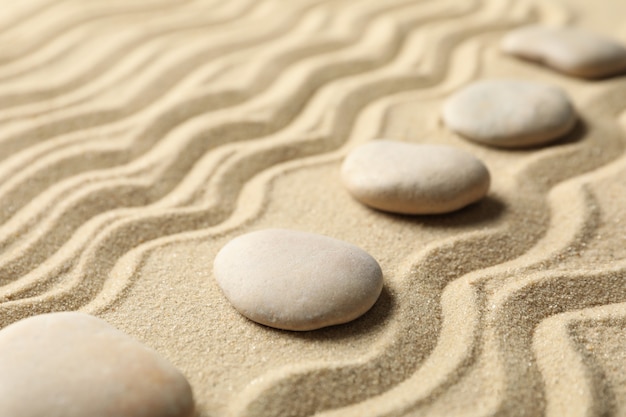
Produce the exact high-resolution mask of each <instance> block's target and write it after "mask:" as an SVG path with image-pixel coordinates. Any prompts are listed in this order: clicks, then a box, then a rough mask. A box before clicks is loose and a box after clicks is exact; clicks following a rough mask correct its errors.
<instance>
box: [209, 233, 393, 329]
mask: <svg viewBox="0 0 626 417" xmlns="http://www.w3.org/2000/svg"><path fill="white" fill-rule="evenodd" d="M213 271H214V274H215V278H216V280H217V283H218V284H219V286H220V287H221V289H222V291H223V292H224V294H225V295H226V298H227V299H228V300H229V301H230V302H231V303H232V305H233V306H234V307H235V308H236V309H237V310H238V311H239V312H240V313H241V314H243V315H244V316H246V317H248V318H249V319H250V320H253V321H255V322H258V323H261V324H265V325H267V326H271V327H276V328H279V329H285V330H314V329H319V328H321V327H326V326H332V325H335V324H341V323H346V322H349V321H351V320H354V319H356V318H357V317H359V316H361V315H362V314H363V313H365V312H366V311H367V310H369V309H370V308H371V307H372V306H373V305H374V303H375V302H376V300H377V299H378V296H379V295H380V293H381V291H382V287H383V276H382V271H381V269H380V266H379V265H378V262H376V260H375V259H374V258H372V256H370V255H369V254H368V253H367V252H365V251H364V250H362V249H360V248H358V247H356V246H354V245H352V244H350V243H346V242H343V241H341V240H337V239H333V238H330V237H327V236H322V235H317V234H312V233H307V232H300V231H293V230H283V229H268V230H262V231H257V232H252V233H248V234H245V235H242V236H239V237H237V238H235V239H233V240H231V241H230V242H229V243H227V244H226V245H225V246H224V247H223V248H222V249H221V250H220V251H219V253H218V254H217V256H216V258H215V261H214V266H213Z"/></svg>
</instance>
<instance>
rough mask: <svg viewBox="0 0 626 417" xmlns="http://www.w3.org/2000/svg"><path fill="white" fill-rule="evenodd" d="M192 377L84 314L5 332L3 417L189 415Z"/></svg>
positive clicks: (0, 352)
mask: <svg viewBox="0 0 626 417" xmlns="http://www.w3.org/2000/svg"><path fill="white" fill-rule="evenodd" d="M193 410H194V402H193V396H192V392H191V387H190V386H189V383H188V382H187V380H186V379H185V377H184V376H183V375H182V374H181V373H180V372H179V371H178V370H177V369H176V368H174V366H172V365H171V364H170V363H169V362H168V361H166V360H165V359H164V358H162V357H161V356H160V355H158V354H157V353H156V352H155V351H153V350H151V349H149V348H147V347H145V346H143V345H142V344H141V343H139V342H138V341H136V340H134V339H132V338H131V337H129V336H127V335H126V334H124V333H122V332H121V331H119V330H117V329H115V328H114V327H112V326H110V325H109V324H107V323H106V322H104V321H103V320H100V319H98V318H96V317H93V316H90V315H87V314H82V313H70V312H68V313H52V314H44V315H40V316H34V317H31V318H28V319H25V320H22V321H19V322H17V323H14V324H12V325H10V326H7V327H6V328H4V329H3V330H2V331H0V416H7V417H8V416H10V417H43V416H45V417H86V416H89V417H113V416H114V417H190V416H192V414H193Z"/></svg>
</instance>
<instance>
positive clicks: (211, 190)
mask: <svg viewBox="0 0 626 417" xmlns="http://www.w3.org/2000/svg"><path fill="white" fill-rule="evenodd" d="M480 48H481V44H480V43H479V42H477V41H474V40H470V41H469V42H466V43H464V44H463V45H461V46H460V47H459V51H458V52H457V53H455V54H454V55H453V56H452V57H451V59H453V64H452V65H454V62H458V63H459V64H460V63H461V62H463V63H467V61H471V60H470V59H469V58H470V57H474V56H476V54H478V52H479V51H480ZM459 67H460V68H462V69H463V70H465V71H467V73H465V72H463V73H462V74H459V73H458V72H457V73H455V74H447V76H448V77H450V78H449V80H446V81H445V82H442V83H441V84H438V85H435V86H433V87H430V88H424V89H422V90H420V91H419V92H417V93H416V92H411V93H398V94H396V95H395V96H391V97H384V98H382V99H379V100H377V101H375V102H373V103H372V104H370V105H368V106H366V107H365V109H364V111H362V112H361V113H360V114H359V117H358V118H357V121H356V123H355V126H354V129H353V130H352V132H351V134H350V138H349V142H347V143H354V142H355V140H359V141H361V140H364V139H367V138H369V139H370V140H371V139H372V138H375V137H377V134H376V132H377V131H378V130H379V129H380V127H381V124H382V123H381V121H382V120H384V118H385V115H386V113H387V110H388V109H389V108H391V107H392V104H393V103H395V102H396V101H397V100H401V99H403V97H405V96H406V95H407V94H409V95H411V96H412V97H417V96H419V97H430V96H441V95H442V94H444V93H445V91H450V90H451V89H453V88H454V86H455V85H460V84H462V83H463V80H464V79H465V78H463V77H467V78H470V77H471V76H472V75H473V74H474V71H475V70H476V68H475V67H472V66H470V65H463V66H459ZM459 75H460V76H461V78H460V79H458V78H457V77H458V76H459ZM452 76H454V78H452ZM315 117H316V116H311V117H309V119H310V120H314V119H315ZM335 122H337V121H336V120H335ZM329 123H330V119H329V118H324V119H323V120H320V121H319V123H316V124H314V125H311V127H310V128H308V129H307V131H308V132H310V135H309V136H311V137H315V136H314V135H313V134H312V130H311V129H315V130H316V131H318V132H319V133H318V134H317V137H323V136H329V135H332V131H333V127H332V125H330V124H329ZM290 135H291V134H290V133H289V132H285V133H284V134H283V135H281V136H284V137H285V138H286V139H287V138H288V140H291V139H290V138H291V136H290ZM270 138H271V137H270ZM270 138H268V140H270V141H273V140H274V139H270ZM270 143H271V142H270ZM240 147H241V146H240V145H235V146H230V147H224V148H223V149H222V150H224V151H225V152H224V153H227V152H236V151H237V149H239V148H240ZM254 152H255V150H254V149H252V150H251V151H248V152H247V154H249V155H250V156H253V155H254ZM344 154H345V149H343V147H342V148H339V150H337V151H333V152H331V153H326V154H322V155H315V156H307V157H302V158H301V159H296V160H291V161H288V162H282V163H280V164H276V165H275V166H274V167H272V168H269V169H266V170H264V171H260V173H259V174H257V175H254V176H252V177H251V178H250V180H249V181H247V182H246V183H245V184H243V185H242V189H241V192H240V193H239V195H238V196H237V197H236V200H237V203H236V205H235V206H234V209H233V213H232V214H231V215H230V217H229V218H228V219H227V220H225V221H224V222H222V223H221V224H219V225H218V226H214V227H209V228H207V229H203V230H199V231H196V232H186V233H179V234H177V235H173V236H165V237H162V238H159V239H155V240H153V241H150V242H148V243H145V244H142V245H140V246H139V247H137V248H135V249H133V250H131V251H129V252H128V253H126V254H125V255H124V256H123V257H122V258H121V259H120V260H119V261H118V262H117V263H116V266H115V270H114V271H112V272H111V273H110V274H109V280H107V283H105V287H106V291H107V294H106V295H104V294H100V296H99V297H98V298H97V299H96V300H94V302H93V303H92V304H90V307H87V311H101V309H104V308H106V307H107V306H109V305H110V303H113V302H115V299H117V297H118V295H121V294H122V293H123V291H124V289H125V288H128V286H130V285H131V284H132V282H133V280H134V277H133V275H134V272H133V271H137V270H138V268H139V266H138V265H141V264H142V263H143V259H144V258H145V257H146V256H147V254H148V253H150V252H151V251H153V250H154V249H155V248H157V247H160V246H163V245H167V244H171V243H176V242H180V241H184V240H187V239H202V236H205V235H207V234H209V235H211V236H214V235H215V234H220V233H225V232H224V231H225V230H231V229H233V228H238V227H242V226H243V225H245V224H248V223H249V222H250V221H252V220H253V219H255V218H257V217H258V216H259V215H260V214H261V212H262V211H263V208H264V206H265V205H266V202H265V201H266V197H267V196H268V194H269V190H268V187H271V182H272V179H273V178H275V177H277V176H281V175H284V174H286V173H287V172H289V171H291V170H294V169H301V168H303V167H306V166H310V165H316V164H326V163H328V162H329V161H336V160H338V158H341V157H343V156H344ZM212 156H213V155H212V154H207V155H205V156H203V158H202V159H201V160H200V161H199V162H198V163H196V164H195V165H194V167H193V170H192V171H190V173H189V174H188V175H187V176H186V177H185V178H184V180H183V181H182V182H181V183H180V185H179V187H178V188H179V189H184V190H187V191H186V196H183V197H173V196H172V195H168V196H166V197H165V198H163V199H162V200H160V202H159V203H165V202H166V201H169V200H173V201H174V204H176V205H179V204H191V203H194V204H196V205H199V206H198V207H199V208H202V207H210V206H211V204H215V202H216V201H219V200H221V199H220V198H217V197H215V196H216V195H221V194H222V193H223V192H224V190H225V189H226V188H228V189H229V190H230V189H231V185H230V180H228V179H229V178H230V177H231V176H230V172H231V171H232V172H236V170H237V168H238V167H239V165H250V164H248V159H246V158H241V157H240V158H239V161H240V162H238V163H237V164H232V163H231V164H229V165H230V166H231V167H230V168H228V166H227V165H225V164H224V162H225V161H226V160H224V161H223V162H222V165H224V166H223V167H221V168H220V171H221V172H222V173H221V175H220V177H221V178H222V179H223V180H219V181H215V180H211V179H210V174H211V173H212V172H213V171H212V170H211V168H210V167H211V166H212V164H213V160H214V158H213V157H212ZM244 156H245V155H244ZM225 168H227V169H225ZM224 180H228V181H224ZM207 181H209V186H208V187H206V188H205V189H203V187H202V184H204V183H205V182H207ZM220 190H221V191H220ZM172 194H173V193H172ZM122 265H123V266H122ZM131 265H132V266H131ZM116 271H119V272H116ZM118 276H119V277H120V278H114V277H118ZM122 276H123V278H121V277H122ZM115 288H117V289H115ZM91 306H92V307H91Z"/></svg>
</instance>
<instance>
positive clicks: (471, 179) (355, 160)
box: [341, 140, 490, 214]
mask: <svg viewBox="0 0 626 417" xmlns="http://www.w3.org/2000/svg"><path fill="white" fill-rule="evenodd" d="M341 177H342V180H343V183H344V185H345V186H346V188H347V189H348V191H349V192H350V193H351V194H352V195H353V196H354V197H355V198H356V199H357V200H359V201H360V202H362V203H363V204H365V205H368V206H370V207H373V208H376V209H379V210H384V211H390V212H393V213H402V214H436V213H447V212H450V211H454V210H458V209H460V208H462V207H465V206H467V205H468V204H471V203H474V202H476V201H478V200H480V199H481V198H483V197H484V196H485V195H486V194H487V191H489V183H490V176H489V171H488V170H487V167H486V166H485V165H484V164H483V163H482V162H481V161H480V160H479V159H478V158H476V157H474V156H473V155H471V154H470V153H468V152H465V151H463V150H461V149H457V148H453V147H450V146H442V145H418V144H411V143H406V142H398V141H392V140H375V141H372V142H370V143H367V144H365V145H362V146H360V147H358V148H356V149H354V150H353V151H352V152H350V154H349V155H348V156H347V157H346V159H345V160H344V162H343V165H342V167H341Z"/></svg>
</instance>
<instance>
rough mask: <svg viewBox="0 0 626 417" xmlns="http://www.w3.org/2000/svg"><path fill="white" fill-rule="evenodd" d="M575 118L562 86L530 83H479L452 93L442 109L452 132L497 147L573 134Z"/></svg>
mask: <svg viewBox="0 0 626 417" xmlns="http://www.w3.org/2000/svg"><path fill="white" fill-rule="evenodd" d="M576 119H577V116H576V112H575V110H574V107H573V106H572V104H571V102H570V100H569V98H568V96H567V94H566V93H565V92H564V91H563V90H562V89H561V88H559V87H556V86H552V85H547V84H542V83H537V82H530V81H517V80H482V81H477V82H475V83H472V84H470V85H469V86H467V87H465V88H463V89H461V90H460V91H458V92H456V93H455V94H453V95H452V96H451V97H450V98H449V99H448V100H447V101H446V103H445V104H444V107H443V120H444V122H445V124H446V125H447V126H448V127H449V128H450V129H452V130H453V131H455V132H457V133H459V134H461V135H463V136H465V137H466V138H468V139H471V140H474V141H476V142H481V143H484V144H487V145H492V146H498V147H510V148H513V147H525V146H534V145H540V144H545V143H548V142H551V141H554V140H556V139H558V138H559V137H561V136H563V135H564V134H566V133H567V132H569V131H570V130H571V129H572V128H573V127H574V126H575V124H576Z"/></svg>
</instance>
